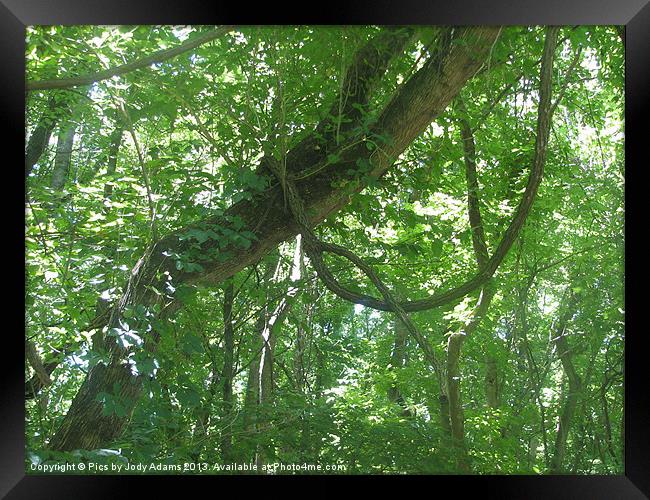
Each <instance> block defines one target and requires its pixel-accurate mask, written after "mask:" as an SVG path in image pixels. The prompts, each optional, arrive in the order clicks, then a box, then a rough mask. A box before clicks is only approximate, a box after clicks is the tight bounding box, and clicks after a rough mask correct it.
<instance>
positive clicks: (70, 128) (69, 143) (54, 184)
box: [50, 122, 77, 191]
mask: <svg viewBox="0 0 650 500" xmlns="http://www.w3.org/2000/svg"><path fill="white" fill-rule="evenodd" d="M76 129H77V126H76V124H74V123H71V122H68V123H62V124H61V127H60V129H59V135H58V136H57V142H56V155H55V156H54V169H53V170H52V179H51V182H50V187H51V188H52V189H53V190H54V191H61V190H62V189H63V188H64V187H65V182H66V181H67V180H68V174H69V173H70V160H71V159H72V148H73V145H74V134H75V131H76Z"/></svg>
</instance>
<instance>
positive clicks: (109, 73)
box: [27, 26, 233, 91]
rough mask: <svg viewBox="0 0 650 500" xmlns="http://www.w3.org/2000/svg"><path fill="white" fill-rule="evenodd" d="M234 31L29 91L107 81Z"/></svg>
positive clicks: (43, 83) (32, 84)
mask: <svg viewBox="0 0 650 500" xmlns="http://www.w3.org/2000/svg"><path fill="white" fill-rule="evenodd" d="M232 29H233V27H232V26H222V27H220V28H217V29H214V30H212V31H208V32H207V33H204V34H202V35H199V36H197V37H195V38H192V39H191V40H187V41H186V42H184V43H182V44H180V45H178V46H177V47H173V48H171V49H164V50H159V51H158V52H154V53H153V54H151V55H149V56H147V57H143V58H141V59H136V60H135V61H132V62H130V63H127V64H122V65H121V66H116V67H114V68H109V69H105V70H103V71H98V72H97V73H91V74H88V75H82V76H76V77H72V78H54V79H51V80H37V81H31V82H27V91H30V90H47V89H63V88H68V87H77V86H79V85H89V84H92V83H95V82H99V81H101V80H106V79H108V78H111V77H113V76H119V75H124V74H126V73H130V72H131V71H134V70H136V69H140V68H146V67H147V66H151V65H152V64H156V63H160V62H163V61H166V60H167V59H171V58H172V57H176V56H178V55H180V54H182V53H183V52H187V51H188V50H192V49H194V48H196V47H198V46H200V45H203V44H204V43H207V42H210V41H212V40H214V39H215V38H219V37H220V36H222V35H224V34H226V33H228V32H229V31H231V30H232Z"/></svg>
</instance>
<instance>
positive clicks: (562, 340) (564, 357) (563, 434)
mask: <svg viewBox="0 0 650 500" xmlns="http://www.w3.org/2000/svg"><path fill="white" fill-rule="evenodd" d="M575 302H576V297H575V295H574V294H572V296H571V298H570V299H569V301H568V306H567V310H566V312H565V313H564V314H563V315H562V317H561V318H560V321H559V323H558V327H557V330H556V332H555V339H554V341H555V348H556V350H557V356H558V358H560V362H561V363H562V368H563V370H564V374H565V376H566V378H567V379H568V382H569V383H568V385H569V387H568V391H567V392H566V393H565V394H563V395H562V397H563V399H564V405H563V407H562V412H561V413H560V418H559V422H558V430H557V434H556V437H555V452H554V454H553V457H552V459H551V468H550V473H551V474H560V473H561V472H562V463H563V461H564V456H565V454H566V442H567V437H568V435H569V430H570V429H571V425H572V423H573V415H574V413H575V410H576V406H577V404H578V399H579V397H580V391H581V390H582V382H581V380H580V377H579V376H578V373H577V372H576V369H575V367H574V365H573V353H572V352H571V349H570V348H569V343H568V342H567V339H566V334H567V331H566V326H567V322H568V321H569V319H570V317H571V316H572V315H573V313H574V310H573V308H574V305H575Z"/></svg>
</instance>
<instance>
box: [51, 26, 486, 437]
mask: <svg viewBox="0 0 650 500" xmlns="http://www.w3.org/2000/svg"><path fill="white" fill-rule="evenodd" d="M468 31H469V33H470V34H471V33H472V30H468ZM475 31H476V35H475V36H474V37H473V39H474V43H473V44H470V46H469V47H467V46H463V48H460V49H458V50H456V51H455V55H456V56H458V65H457V67H456V66H454V65H453V64H452V63H448V65H449V66H450V67H452V68H454V70H455V71H453V77H451V78H449V76H448V75H443V77H442V78H439V80H442V83H444V84H446V85H445V86H443V91H442V96H438V95H437V94H436V93H431V97H432V100H433V102H431V103H429V109H430V115H429V116H428V121H426V120H424V119H420V120H419V121H417V122H416V127H415V128H414V127H412V126H411V123H410V122H409V121H408V120H407V118H408V117H407V116H403V117H402V124H403V125H404V126H405V127H407V128H410V129H411V136H410V140H412V139H413V138H415V136H416V135H417V134H419V133H420V132H421V131H422V130H423V129H424V128H425V127H426V125H427V124H428V123H429V122H430V121H431V119H433V117H434V116H435V113H436V112H439V111H440V110H441V109H444V107H445V106H446V105H447V104H448V102H449V101H450V100H451V98H452V97H453V95H454V94H455V93H456V92H458V90H460V88H461V87H462V85H463V84H464V82H465V81H466V80H467V78H469V77H470V76H471V75H472V74H473V72H475V71H476V69H477V68H478V67H479V66H480V64H481V61H482V60H483V59H484V58H485V56H486V55H487V52H488V50H489V47H490V46H491V44H492V42H493V41H494V38H495V36H496V32H497V30H494V29H490V28H487V29H484V30H481V29H476V30H475ZM411 34H412V32H411V30H408V29H390V30H382V32H381V33H380V34H379V35H378V37H376V38H377V39H378V40H379V41H380V42H382V43H379V45H380V46H381V48H382V49H383V50H376V52H377V53H378V56H373V53H372V50H371V48H372V47H373V46H374V44H373V42H375V41H376V40H371V41H370V42H369V43H368V45H367V46H366V47H365V48H362V49H361V50H362V51H363V50H366V51H367V53H368V56H369V57H363V58H358V57H355V58H354V59H353V63H352V65H351V67H350V68H349V69H348V72H347V75H350V78H352V80H350V86H349V88H351V89H354V92H355V94H354V95H349V96H345V97H346V98H347V100H346V102H347V103H349V104H350V109H351V110H353V109H355V108H354V106H353V105H354V103H355V102H356V103H358V104H359V105H361V106H364V105H366V104H367V100H368V99H369V96H370V94H371V89H372V87H373V85H374V84H375V83H376V82H377V81H378V80H379V79H380V78H381V77H382V76H383V74H384V73H385V70H386V67H387V66H388V63H389V62H390V60H391V59H392V58H394V57H395V56H396V55H398V54H400V53H401V52H402V51H403V48H404V46H405V44H406V43H407V41H408V40H409V39H410V37H411ZM390 40H393V42H391V41H390ZM473 49H475V50H476V51H477V52H478V54H473V53H472V52H473ZM470 63H471V64H470ZM459 73H460V74H461V75H462V76H459ZM446 80H449V81H450V82H451V83H447V81H446ZM352 82H355V84H354V85H352ZM423 83H427V82H423ZM428 83H429V84H434V83H435V81H432V82H431V81H430V82H428ZM452 84H453V87H454V90H453V92H452V91H451V90H449V89H448V88H447V87H448V86H449V85H452ZM363 89H367V91H364V90H363ZM343 91H345V89H343ZM422 91H424V92H427V91H429V92H431V91H430V90H427V89H422ZM434 98H435V99H434ZM440 99H442V101H441V100H440ZM420 104H421V103H420ZM389 123H390V121H389ZM395 127H397V124H395ZM324 129H325V131H327V127H326V126H325V127H324ZM410 140H409V142H410ZM318 144H319V140H317V139H313V140H311V141H310V140H307V141H302V142H301V143H299V144H298V147H297V148H294V150H292V151H290V152H289V154H288V155H287V160H288V165H287V166H288V167H291V168H287V171H291V172H299V171H301V170H303V169H305V168H310V167H313V166H314V165H315V164H316V163H318V162H319V161H321V160H322V155H323V152H322V149H323V147H325V148H329V146H330V144H323V146H320V147H318V148H317V147H315V146H317V145H318ZM312 145H313V146H312ZM407 145H408V142H407V141H406V137H401V138H400V144H399V148H401V149H399V150H395V152H396V154H399V152H401V150H403V149H404V148H405V147H406V146H407ZM362 146H363V149H361V151H363V152H364V154H365V158H367V157H368V156H369V151H368V150H367V148H366V147H365V144H364V145H362ZM292 153H293V154H292ZM348 163H351V164H352V165H353V166H354V167H355V168H357V169H359V167H358V166H356V162H355V161H352V160H348ZM389 165H390V161H389V159H388V158H386V159H385V160H383V161H381V162H380V163H379V164H378V166H377V170H376V172H375V174H376V175H380V174H381V173H382V172H383V171H385V169H386V168H388V166H389ZM343 166H345V163H344V162H339V163H338V164H336V165H331V166H329V167H328V169H326V170H324V171H322V172H319V174H318V175H314V176H310V178H309V179H308V180H304V181H303V182H301V189H302V193H301V194H302V195H303V196H304V195H305V193H307V198H308V199H309V200H310V201H311V203H310V206H309V208H310V209H312V214H311V217H313V218H314V219H315V220H316V221H318V222H320V221H321V220H323V219H324V218H325V217H326V216H327V215H329V214H330V213H332V212H334V211H335V210H337V209H339V208H340V207H342V206H343V205H344V204H345V203H346V201H348V200H349V196H350V194H351V192H350V190H349V189H346V188H344V187H340V186H339V187H335V186H333V185H332V176H333V174H335V173H336V172H337V169H341V167H343ZM342 171H343V172H345V169H342ZM350 177H352V176H350ZM251 194H253V195H254V196H253V197H252V199H251V200H246V201H242V202H239V203H236V204H235V205H233V206H232V207H231V208H230V209H229V210H227V211H226V213H225V214H224V215H223V216H218V217H213V218H209V219H207V220H204V221H202V222H201V223H200V224H198V225H197V226H198V227H205V226H206V225H208V226H212V227H213V228H215V229H216V228H217V227H220V228H226V229H230V230H231V231H237V230H240V229H242V227H243V228H245V229H250V230H253V231H254V232H255V235H256V239H255V241H254V242H253V244H252V245H251V246H250V248H242V247H241V246H238V245H236V244H234V243H232V244H229V245H222V246H220V245H219V244H218V242H215V241H214V240H209V241H207V242H205V244H204V245H202V246H201V251H202V253H203V255H208V256H209V257H208V258H207V259H204V260H203V261H202V262H201V265H202V266H203V269H202V270H201V271H200V272H188V271H187V270H186V269H181V270H179V269H177V266H176V263H177V258H174V255H176V256H178V255H181V254H184V253H187V251H188V250H190V244H189V242H188V241H187V240H185V239H183V236H185V235H186V234H187V232H188V230H189V229H191V228H190V227H186V228H183V229H182V230H179V231H176V232H175V233H173V234H171V235H169V236H167V237H166V238H163V239H162V240H159V241H158V242H157V243H155V244H153V245H151V246H150V247H149V248H148V249H147V252H146V254H145V256H144V257H143V258H142V259H140V260H139V261H138V263H137V264H136V266H135V267H134V269H133V271H132V272H131V277H130V279H129V282H128V283H127V285H126V287H125V291H124V293H123V296H122V297H121V299H120V300H119V301H118V304H117V305H116V306H115V307H114V309H113V311H112V313H111V317H110V320H109V323H108V328H109V331H111V332H113V333H114V332H119V331H120V328H123V327H122V323H123V322H124V315H123V312H124V311H125V310H126V309H127V308H128V307H131V306H134V305H144V306H145V307H147V306H153V305H160V304H161V303H162V305H163V307H164V309H163V311H162V312H160V313H158V314H157V317H156V318H155V320H156V321H157V322H158V323H157V324H156V322H155V321H154V324H153V327H154V329H153V331H151V332H149V333H148V334H147V335H146V337H145V345H147V348H148V349H149V350H150V351H154V350H155V347H156V343H157V342H156V339H157V338H158V335H159V332H157V331H156V330H157V325H159V324H161V323H163V322H164V318H165V317H166V315H168V314H171V313H172V312H173V310H174V309H176V308H177V307H178V306H179V304H178V301H176V300H174V299H173V298H172V301H171V303H169V302H168V301H169V299H168V296H167V294H168V291H169V290H170V289H173V288H174V287H175V288H178V287H179V286H181V285H183V284H192V283H196V282H199V281H208V282H212V283H214V282H220V281H223V280H225V279H227V278H228V277H230V276H232V275H233V274H234V273H236V272H237V271H238V270H240V269H242V268H244V267H246V266H248V265H249V264H253V263H255V262H257V261H258V260H259V259H260V258H262V257H263V256H264V255H265V254H266V253H268V252H269V251H270V250H271V249H273V248H274V247H275V246H277V244H279V243H280V242H282V241H283V240H285V239H287V238H289V237H290V236H292V235H295V234H297V232H298V231H297V228H296V225H295V224H293V223H291V222H290V221H289V220H288V218H287V217H286V214H284V213H283V211H282V200H281V199H279V196H278V195H281V188H280V186H274V187H273V188H272V189H269V190H267V192H265V193H263V194H261V195H260V193H251ZM314 212H315V213H314ZM265 214H266V215H265ZM235 221H236V222H235ZM161 293H162V295H161ZM165 302H167V303H165ZM150 310H151V309H150ZM147 323H148V324H149V325H151V319H148V320H147ZM140 326H142V327H143V328H147V326H146V325H144V324H143V325H137V326H136V327H137V328H140ZM118 335H119V333H118ZM106 340H107V341H108V342H105V345H106V348H107V349H108V350H109V352H110V361H109V362H108V364H104V363H99V364H97V365H95V366H93V367H92V368H91V369H90V370H89V373H88V376H87V377H86V379H85V380H84V382H83V384H82V385H81V388H80V390H79V392H78V393H77V395H76V396H75V398H74V400H73V401H72V404H71V407H70V409H69V411H68V413H67V415H66V416H65V417H64V419H63V421H62V424H61V426H60V427H59V429H58V430H57V431H56V433H55V435H54V436H53V438H52V439H51V441H50V443H49V446H50V447H51V448H52V449H58V450H71V449H79V448H81V449H93V448H96V447H98V446H101V445H102V444H105V443H107V442H110V441H111V440H112V439H114V438H115V437H117V436H119V435H120V434H121V433H122V431H123V429H124V428H125V426H126V424H127V422H128V415H127V416H126V417H125V416H118V415H106V414H105V413H104V411H103V405H102V403H101V402H100V401H98V399H97V396H98V394H100V393H102V392H103V393H113V395H114V397H116V398H119V399H120V400H121V401H122V402H123V403H124V405H125V407H126V409H127V413H128V414H129V415H130V412H131V411H132V410H133V408H134V407H135V404H136V402H137V400H138V399H139V396H140V393H141V391H142V387H143V376H142V375H139V374H137V372H134V370H133V369H132V367H131V366H129V365H128V364H125V363H124V360H125V358H126V355H127V352H126V350H125V349H123V348H122V347H120V346H119V345H118V343H117V342H116V341H115V339H112V338H106Z"/></svg>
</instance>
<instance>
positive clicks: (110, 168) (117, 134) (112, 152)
mask: <svg viewBox="0 0 650 500" xmlns="http://www.w3.org/2000/svg"><path fill="white" fill-rule="evenodd" d="M123 135H124V129H122V128H121V126H118V127H116V128H115V130H114V131H113V133H112V134H111V143H110V145H109V147H108V154H107V161H106V176H107V177H108V178H109V179H108V180H107V181H106V184H104V198H105V199H107V200H108V199H110V198H111V196H112V195H113V181H112V180H111V179H110V177H111V176H113V174H115V169H116V168H117V156H118V153H119V151H120V145H121V144H122V136H123Z"/></svg>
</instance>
